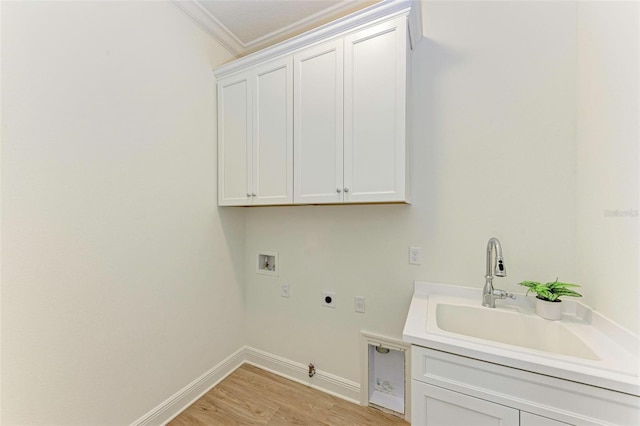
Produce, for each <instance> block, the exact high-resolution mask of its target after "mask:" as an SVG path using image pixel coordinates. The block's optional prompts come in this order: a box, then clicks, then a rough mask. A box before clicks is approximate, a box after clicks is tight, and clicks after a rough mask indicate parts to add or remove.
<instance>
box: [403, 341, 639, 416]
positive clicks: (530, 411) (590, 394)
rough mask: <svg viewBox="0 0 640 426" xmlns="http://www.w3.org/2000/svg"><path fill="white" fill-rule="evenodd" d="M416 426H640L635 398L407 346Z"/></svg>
mask: <svg viewBox="0 0 640 426" xmlns="http://www.w3.org/2000/svg"><path fill="white" fill-rule="evenodd" d="M411 357H412V360H411V371H412V373H411V376H412V380H411V394H412V397H411V420H412V424H414V425H417V426H443V425H448V426H469V425H504V426H508V425H521V426H562V425H626V426H632V425H640V398H639V397H638V396H635V395H630V394H625V393H621V392H617V391H613V390H609V389H603V388H598V387H594V386H590V385H586V384H582V383H576V382H570V381H567V380H563V379H559V378H556V377H549V376H544V375H541V374H537V373H534V372H529V371H523V370H518V369H515V368H510V367H506V366H502V365H498V364H493V363H488V362H484V361H479V360H476V359H472V358H467V357H463V356H459V355H454V354H450V353H446V352H441V351H437V350H433V349H429V348H424V347H421V346H412V348H411Z"/></svg>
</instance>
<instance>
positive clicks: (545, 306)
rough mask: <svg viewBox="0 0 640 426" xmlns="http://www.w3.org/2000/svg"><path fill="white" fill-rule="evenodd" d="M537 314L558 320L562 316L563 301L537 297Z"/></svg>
mask: <svg viewBox="0 0 640 426" xmlns="http://www.w3.org/2000/svg"><path fill="white" fill-rule="evenodd" d="M536 314H538V316H541V317H542V318H544V319H548V320H551V321H558V320H559V319H561V318H562V302H561V301H558V302H549V301H548V300H542V299H538V298H537V297H536Z"/></svg>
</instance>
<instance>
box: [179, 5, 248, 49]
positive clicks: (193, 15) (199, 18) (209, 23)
mask: <svg viewBox="0 0 640 426" xmlns="http://www.w3.org/2000/svg"><path fill="white" fill-rule="evenodd" d="M171 4H173V5H174V6H175V7H177V8H178V9H179V10H180V11H181V12H182V13H184V14H185V15H186V16H187V17H188V18H189V19H191V20H192V21H193V22H194V23H195V24H196V25H197V26H199V27H200V28H202V29H203V30H204V31H205V32H206V33H207V34H209V35H210V36H211V37H212V38H213V39H214V40H216V41H217V42H218V43H220V44H221V45H222V46H223V47H224V48H225V49H227V50H228V51H229V52H230V53H231V54H232V55H233V56H235V57H239V56H242V54H243V53H244V52H245V50H246V46H245V45H244V44H243V43H242V42H241V41H240V40H238V39H237V38H236V36H234V35H233V33H232V32H231V31H229V30H228V29H227V27H225V26H224V25H223V24H222V23H221V22H220V21H218V20H217V19H216V18H215V17H214V16H213V15H212V14H211V13H209V11H207V10H206V9H205V8H203V7H202V6H200V4H199V3H197V2H196V1H194V0H171Z"/></svg>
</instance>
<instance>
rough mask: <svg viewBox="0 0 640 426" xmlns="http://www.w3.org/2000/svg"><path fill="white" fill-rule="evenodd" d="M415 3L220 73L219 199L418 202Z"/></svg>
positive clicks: (375, 11) (365, 15)
mask: <svg viewBox="0 0 640 426" xmlns="http://www.w3.org/2000/svg"><path fill="white" fill-rule="evenodd" d="M410 5H411V3H410V2H405V1H398V2H389V3H387V2H384V3H383V4H381V5H377V6H376V7H373V8H369V9H365V10H364V11H362V12H359V13H357V14H354V15H352V16H349V17H346V18H343V19H341V20H338V21H337V22H335V23H333V24H328V25H326V26H324V27H320V28H319V29H317V30H314V31H311V32H309V33H306V34H303V35H302V36H299V37H296V38H294V39H292V40H290V41H287V42H284V43H281V44H279V45H276V46H274V47H272V48H268V49H265V50H264V51H261V52H257V53H255V54H253V55H249V56H247V57H244V58H242V59H239V60H237V61H234V62H232V63H230V64H227V65H224V66H222V67H220V68H218V69H217V70H216V71H215V74H216V77H217V78H218V129H219V130H218V152H219V158H218V164H219V170H218V181H219V182H218V188H219V190H218V204H219V205H221V206H233V205H236V206H238V205H239V206H249V205H282V204H335V203H381V202H409V198H408V196H409V191H408V187H409V177H410V173H409V167H408V164H409V163H408V146H409V143H408V140H407V125H406V121H407V111H406V109H407V101H406V97H407V91H408V79H407V70H408V62H409V54H410V49H409V44H410V43H409V41H411V42H413V44H414V45H415V43H417V41H418V38H417V37H414V38H412V39H411V40H409V38H408V36H407V34H408V33H407V25H408V24H411V23H414V22H419V19H411V18H412V17H413V13H419V11H412V10H411V8H410ZM410 12H413V13H412V14H411V15H410ZM411 34H421V30H414V31H410V32H409V35H411Z"/></svg>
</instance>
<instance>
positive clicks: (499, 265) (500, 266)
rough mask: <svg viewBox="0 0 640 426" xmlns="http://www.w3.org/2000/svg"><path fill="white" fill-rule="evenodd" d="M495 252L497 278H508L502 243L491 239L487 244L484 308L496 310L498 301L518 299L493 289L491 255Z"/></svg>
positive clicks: (483, 293)
mask: <svg viewBox="0 0 640 426" xmlns="http://www.w3.org/2000/svg"><path fill="white" fill-rule="evenodd" d="M494 250H495V252H496V255H495V265H494V268H493V269H494V272H495V275H496V277H506V276H507V269H506V268H505V266H504V259H502V246H501V245H500V241H498V239H497V238H491V239H489V242H488V243H487V271H486V273H485V276H484V279H485V282H484V287H483V288H482V306H486V307H487V308H495V307H496V299H506V298H507V297H508V298H511V299H515V298H516V297H515V296H514V295H513V294H511V293H507V292H506V291H504V290H497V289H495V288H493V273H492V271H491V253H492V252H493V251H494Z"/></svg>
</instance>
